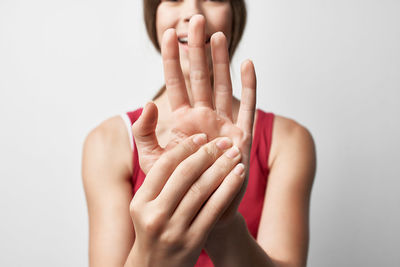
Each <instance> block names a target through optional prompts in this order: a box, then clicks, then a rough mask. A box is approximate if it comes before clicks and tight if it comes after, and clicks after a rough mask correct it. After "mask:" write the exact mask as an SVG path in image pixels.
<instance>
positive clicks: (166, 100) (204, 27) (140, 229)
mask: <svg viewBox="0 0 400 267" xmlns="http://www.w3.org/2000/svg"><path fill="white" fill-rule="evenodd" d="M144 8H145V10H144V11H145V19H146V26H147V29H148V33H149V35H150V38H151V39H152V41H153V43H154V44H155V45H156V47H157V48H159V47H161V51H162V58H163V63H164V74H165V80H166V90H162V91H161V92H160V93H159V94H158V95H157V97H156V98H155V99H154V102H153V103H148V104H147V105H146V106H145V108H144V110H143V111H142V110H141V109H139V110H136V111H134V112H129V113H128V115H129V121H128V124H129V129H128V130H131V129H130V124H131V123H134V124H133V126H132V132H133V135H134V141H135V144H134V146H133V147H136V149H134V150H133V153H132V147H131V144H130V142H131V140H132V139H131V138H130V136H129V132H127V131H126V126H125V122H124V120H123V119H121V117H120V116H117V117H113V118H111V119H109V120H106V121H105V122H103V123H102V124H101V125H99V126H98V127H97V128H96V129H94V130H93V131H92V132H91V133H90V134H89V135H88V137H87V139H86V141H85V145H84V153H83V182H84V187H85V192H86V198H87V202H88V210H89V222H90V244H89V254H90V265H91V266H122V265H125V266H194V265H196V266H213V264H214V265H215V266H305V265H306V260H307V250H308V214H309V199H310V194H311V188H312V183H313V179H314V173H315V149H314V143H313V140H312V137H311V135H310V134H309V132H308V131H307V130H306V129H305V128H304V127H303V126H301V125H299V124H298V123H296V122H295V121H293V120H290V119H287V118H284V117H281V116H277V115H274V114H272V113H265V112H262V111H260V110H258V111H257V112H255V87H256V78H255V71H254V67H253V64H252V63H251V61H245V62H244V63H243V64H242V68H241V76H242V87H243V90H242V100H241V101H239V100H237V99H235V98H233V97H232V85H231V81H230V75H229V58H230V57H231V56H232V55H233V53H234V50H235V48H236V46H237V44H238V42H239V40H240V37H241V34H242V31H243V28H244V23H245V6H244V3H243V1H240V0H236V1H235V0H232V1H206V0H181V1H145V2H144ZM209 73H213V75H211V76H212V77H211V78H210V74H209ZM210 81H211V82H210ZM212 83H213V86H211V84H212ZM125 121H126V119H125ZM253 121H254V122H255V124H254V127H253ZM251 143H253V145H251ZM250 148H251V150H250ZM250 158H251V160H250ZM132 162H133V164H132ZM139 162H140V164H139ZM144 177H146V179H144ZM132 197H133V199H132Z"/></svg>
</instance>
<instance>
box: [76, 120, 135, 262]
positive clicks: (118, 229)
mask: <svg viewBox="0 0 400 267" xmlns="http://www.w3.org/2000/svg"><path fill="white" fill-rule="evenodd" d="M131 164H132V153H131V149H130V144H129V138H128V133H127V131H126V127H125V125H124V122H123V121H122V119H121V118H120V117H119V116H118V117H113V118H111V119H109V120H106V121H105V122H103V123H102V124H101V125H99V126H98V127H97V128H95V129H94V130H92V131H91V132H90V133H89V135H88V136H87V137H86V140H85V144H84V148H83V158H82V179H83V186H84V189H85V195H86V201H87V206H88V213H89V262H90V266H93V267H98V266H108V267H110V266H123V265H124V263H125V261H126V259H127V257H128V254H129V251H130V250H131V248H132V245H133V241H134V228H133V224H132V220H131V217H130V213H129V204H130V201H131V199H132V197H133V193H132V186H131V182H130V177H131V172H132V171H131Z"/></svg>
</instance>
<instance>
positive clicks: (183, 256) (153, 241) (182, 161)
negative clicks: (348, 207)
mask: <svg viewBox="0 0 400 267" xmlns="http://www.w3.org/2000/svg"><path fill="white" fill-rule="evenodd" d="M206 139H207V137H206V135H205V134H196V135H194V136H191V137H189V138H187V139H185V140H183V141H182V142H181V143H179V144H178V145H176V146H175V147H174V148H172V149H170V150H169V151H167V152H165V153H163V155H161V156H160V158H159V159H158V160H157V161H156V162H155V164H154V166H153V167H152V168H151V169H150V171H149V172H148V174H147V176H146V179H145V181H144V183H143V184H142V186H141V187H140V188H139V190H138V191H137V192H136V194H135V196H134V198H133V200H132V202H131V204H130V212H131V217H132V220H133V224H134V227H135V232H136V239H135V243H134V246H133V248H132V250H131V254H130V256H129V258H128V261H127V263H126V264H125V266H155V267H157V266H163V267H165V266H194V264H195V263H196V261H197V258H198V257H199V255H200V252H201V249H202V248H203V246H204V244H205V242H206V239H207V236H208V233H209V232H210V231H211V229H212V228H213V226H214V225H215V223H216V222H217V221H218V219H219V218H220V216H221V215H222V214H223V213H224V211H225V210H226V208H227V207H228V206H229V205H230V203H231V202H232V200H233V199H234V198H235V196H236V195H237V193H238V192H239V191H240V188H241V187H242V184H243V182H244V179H245V178H244V177H245V175H244V166H243V164H242V163H240V159H241V155H240V152H239V150H238V149H237V148H236V147H235V146H232V145H233V143H232V141H231V140H230V139H229V138H226V137H225V138H216V139H214V140H213V141H211V142H209V143H207V144H205V143H206V142H207V140H206Z"/></svg>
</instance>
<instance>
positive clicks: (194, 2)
mask: <svg viewBox="0 0 400 267" xmlns="http://www.w3.org/2000/svg"><path fill="white" fill-rule="evenodd" d="M183 2H184V4H183V5H184V7H183V9H182V12H183V14H182V15H183V16H182V17H183V19H184V21H185V22H189V21H190V18H191V17H193V16H194V15H197V14H201V15H204V14H203V10H202V7H201V4H200V1H199V0H186V1H183Z"/></svg>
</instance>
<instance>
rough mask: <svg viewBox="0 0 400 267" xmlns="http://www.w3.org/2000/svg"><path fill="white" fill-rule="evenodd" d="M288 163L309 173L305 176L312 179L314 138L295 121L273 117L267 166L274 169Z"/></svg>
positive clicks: (314, 159)
mask: <svg viewBox="0 0 400 267" xmlns="http://www.w3.org/2000/svg"><path fill="white" fill-rule="evenodd" d="M288 162H290V163H291V164H295V165H297V166H296V168H302V169H303V170H304V171H305V172H307V173H309V175H306V176H308V177H314V174H313V173H314V171H315V165H316V152H315V143H314V138H313V137H312V134H311V132H310V131H309V130H308V129H307V128H306V127H305V126H303V125H301V124H300V123H298V122H297V121H295V120H293V119H290V118H286V117H283V116H280V115H275V116H274V123H273V130H272V144H271V151H270V158H269V163H268V165H269V166H270V168H274V167H276V166H277V165H281V164H282V163H284V164H286V163H288Z"/></svg>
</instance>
